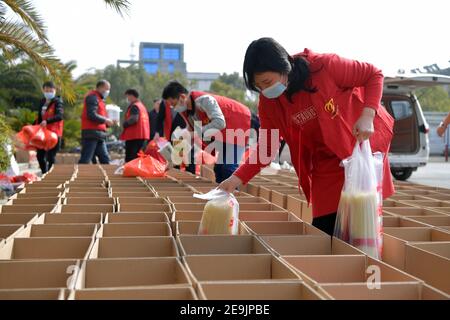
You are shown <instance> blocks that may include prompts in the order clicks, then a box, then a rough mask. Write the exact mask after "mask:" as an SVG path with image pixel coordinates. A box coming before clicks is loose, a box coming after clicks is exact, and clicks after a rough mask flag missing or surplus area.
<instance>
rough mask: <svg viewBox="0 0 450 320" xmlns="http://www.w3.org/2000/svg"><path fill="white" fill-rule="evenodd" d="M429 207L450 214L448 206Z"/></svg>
mask: <svg viewBox="0 0 450 320" xmlns="http://www.w3.org/2000/svg"><path fill="white" fill-rule="evenodd" d="M428 209H430V210H434V211H436V212H442V213H445V214H446V215H450V208H446V207H429V208H428Z"/></svg>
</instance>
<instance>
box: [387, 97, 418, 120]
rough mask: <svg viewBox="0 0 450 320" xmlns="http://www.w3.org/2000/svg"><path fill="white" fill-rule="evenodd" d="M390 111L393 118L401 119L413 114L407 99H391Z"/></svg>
mask: <svg viewBox="0 0 450 320" xmlns="http://www.w3.org/2000/svg"><path fill="white" fill-rule="evenodd" d="M391 108H392V113H393V115H394V118H395V120H397V121H398V120H402V119H406V118H409V117H411V116H412V115H413V113H414V111H413V109H412V106H411V103H410V102H409V101H408V100H393V101H391Z"/></svg>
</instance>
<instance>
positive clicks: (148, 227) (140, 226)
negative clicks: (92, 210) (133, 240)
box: [97, 222, 172, 238]
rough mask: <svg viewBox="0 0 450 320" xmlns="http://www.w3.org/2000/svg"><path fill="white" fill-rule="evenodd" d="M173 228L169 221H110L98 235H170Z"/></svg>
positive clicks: (107, 236)
mask: <svg viewBox="0 0 450 320" xmlns="http://www.w3.org/2000/svg"><path fill="white" fill-rule="evenodd" d="M170 236H172V229H171V228H170V225H169V224H168V223H167V222H161V223H159V222H154V223H108V224H104V225H103V226H102V227H101V228H100V230H99V232H98V233H97V237H99V238H100V237H103V238H111V237H113V238H117V237H170Z"/></svg>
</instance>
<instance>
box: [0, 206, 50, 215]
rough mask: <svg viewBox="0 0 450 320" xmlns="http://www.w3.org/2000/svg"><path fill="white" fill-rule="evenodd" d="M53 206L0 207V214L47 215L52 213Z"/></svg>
mask: <svg viewBox="0 0 450 320" xmlns="http://www.w3.org/2000/svg"><path fill="white" fill-rule="evenodd" d="M54 208H55V205H54V204H52V205H37V204H34V205H27V204H23V205H22V204H18V205H13V206H0V212H1V213H47V212H52V211H53V209H54Z"/></svg>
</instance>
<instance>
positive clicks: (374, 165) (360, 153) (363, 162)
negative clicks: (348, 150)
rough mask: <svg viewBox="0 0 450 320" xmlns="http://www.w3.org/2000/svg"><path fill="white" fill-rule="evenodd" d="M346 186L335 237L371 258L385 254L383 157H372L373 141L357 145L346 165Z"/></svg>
mask: <svg viewBox="0 0 450 320" xmlns="http://www.w3.org/2000/svg"><path fill="white" fill-rule="evenodd" d="M342 165H343V167H344V170H345V183H344V188H343V190H342V194H341V199H340V202H339V207H338V214H337V218H336V226H335V230H334V236H335V237H337V238H339V239H341V240H344V241H346V242H348V243H350V244H351V245H353V246H354V247H356V248H358V249H360V250H361V251H363V252H365V253H366V254H367V255H369V256H371V257H373V258H375V259H380V258H381V254H382V248H383V243H382V239H383V238H382V231H383V230H382V229H383V220H382V219H383V218H382V205H383V196H382V182H383V181H382V177H383V154H382V153H379V152H378V153H375V154H372V151H371V148H370V143H369V141H368V140H367V141H364V142H363V143H362V144H361V145H360V144H359V143H357V144H356V146H355V149H354V151H353V154H352V156H351V157H350V158H348V159H345V160H344V161H342Z"/></svg>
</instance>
